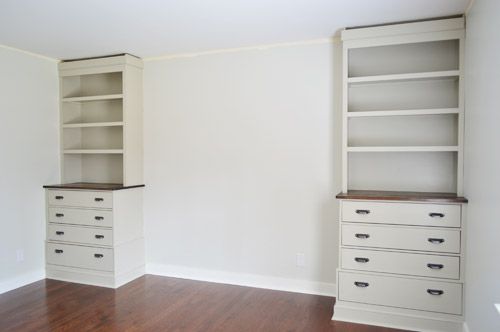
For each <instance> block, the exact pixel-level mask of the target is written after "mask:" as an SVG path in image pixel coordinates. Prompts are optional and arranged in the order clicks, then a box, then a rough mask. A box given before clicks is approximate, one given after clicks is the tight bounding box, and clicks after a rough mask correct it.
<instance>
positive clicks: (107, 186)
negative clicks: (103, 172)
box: [43, 182, 145, 191]
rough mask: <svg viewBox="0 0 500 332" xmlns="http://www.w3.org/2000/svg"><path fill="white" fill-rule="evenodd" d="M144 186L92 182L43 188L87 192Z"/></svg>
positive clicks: (140, 185) (53, 185)
mask: <svg viewBox="0 0 500 332" xmlns="http://www.w3.org/2000/svg"><path fill="white" fill-rule="evenodd" d="M144 186H145V185H144V184H138V185H133V186H124V185H123V184H122V183H90V182H75V183H61V184H51V185H45V186H43V187H44V188H46V189H85V190H110V191H112V190H122V189H130V188H139V187H144Z"/></svg>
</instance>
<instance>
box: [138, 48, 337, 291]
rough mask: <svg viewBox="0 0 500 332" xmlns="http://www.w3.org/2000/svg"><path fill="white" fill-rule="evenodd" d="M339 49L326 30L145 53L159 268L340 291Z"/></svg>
mask: <svg viewBox="0 0 500 332" xmlns="http://www.w3.org/2000/svg"><path fill="white" fill-rule="evenodd" d="M338 54H339V53H338V51H337V49H335V50H334V45H333V44H332V43H331V42H323V43H317V44H304V45H295V46H286V47H275V48H269V49H263V50H246V51H237V52H223V53H219V54H210V55H201V56H197V57H184V58H176V59H165V60H154V61H147V62H146V63H145V71H144V93H145V114H144V120H145V127H144V132H145V137H144V138H145V183H146V191H145V199H144V203H145V209H144V210H145V216H144V217H145V231H146V246H147V262H148V264H149V272H154V273H160V274H165V275H177V276H185V277H190V278H199V279H207V280H215V281H224V282H234V283H240V284H250V285H258V286H263V287H271V288H281V289H292V290H304V291H317V292H319V293H325V292H326V293H331V291H332V287H331V286H332V285H331V283H334V282H335V268H336V266H337V237H338V232H337V218H338V217H337V202H336V201H335V194H336V193H337V192H338V191H339V190H340V189H339V188H340V187H339V181H338V180H339V179H338V175H339V174H340V172H339V170H340V168H339V167H340V164H339V161H340V158H339V155H338V151H339V147H337V146H335V147H334V141H337V142H340V137H339V136H338V135H339V134H340V130H336V131H334V126H338V125H340V122H339V121H337V120H339V118H338V117H339V116H340V110H339V109H338V106H339V105H338V104H339V99H337V98H335V100H334V89H335V90H337V91H338V92H340V91H339V90H340V85H339V84H338V81H335V82H334V66H338V65H339V63H340V59H339V58H338V56H337V55H338ZM337 68H339V67H337ZM338 76H340V75H337V76H336V77H338ZM334 85H335V86H334ZM334 108H336V109H335V110H334ZM334 112H335V114H336V115H335V116H337V118H336V119H334ZM334 133H335V134H334ZM334 135H336V137H334ZM334 149H335V151H334ZM335 154H336V155H335ZM297 253H304V254H305V266H304V267H298V266H296V254H297ZM325 283H326V284H325Z"/></svg>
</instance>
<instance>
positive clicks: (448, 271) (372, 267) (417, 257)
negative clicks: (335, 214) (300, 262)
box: [341, 248, 460, 279]
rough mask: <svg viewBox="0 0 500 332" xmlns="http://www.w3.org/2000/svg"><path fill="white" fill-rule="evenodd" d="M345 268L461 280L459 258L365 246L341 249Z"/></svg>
mask: <svg viewBox="0 0 500 332" xmlns="http://www.w3.org/2000/svg"><path fill="white" fill-rule="evenodd" d="M341 266H342V268H343V269H348V270H358V271H371V272H384V273H395V274H406V275H414V276H422V277H433V278H446V279H459V278H460V257H456V256H441V255H426V254H410V253H402V252H393V251H379V250H366V249H350V248H342V249H341Z"/></svg>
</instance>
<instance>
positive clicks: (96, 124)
mask: <svg viewBox="0 0 500 332" xmlns="http://www.w3.org/2000/svg"><path fill="white" fill-rule="evenodd" d="M119 126H123V122H122V121H116V122H88V123H67V124H63V125H62V127H63V128H92V127H119Z"/></svg>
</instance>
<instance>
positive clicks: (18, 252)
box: [16, 249, 24, 262]
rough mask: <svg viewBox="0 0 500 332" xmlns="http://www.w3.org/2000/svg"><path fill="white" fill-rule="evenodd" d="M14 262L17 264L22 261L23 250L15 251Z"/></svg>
mask: <svg viewBox="0 0 500 332" xmlns="http://www.w3.org/2000/svg"><path fill="white" fill-rule="evenodd" d="M16 261H17V262H22V261H24V250H23V249H17V250H16Z"/></svg>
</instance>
